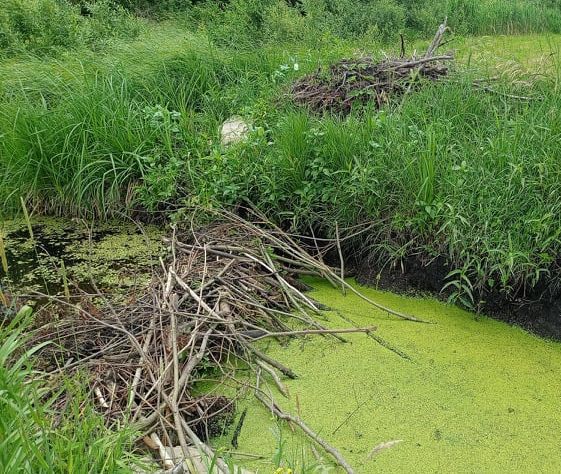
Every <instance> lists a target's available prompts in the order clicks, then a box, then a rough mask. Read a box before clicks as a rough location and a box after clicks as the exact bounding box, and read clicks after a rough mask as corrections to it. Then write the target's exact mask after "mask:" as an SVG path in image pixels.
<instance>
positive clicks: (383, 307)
mask: <svg viewBox="0 0 561 474" xmlns="http://www.w3.org/2000/svg"><path fill="white" fill-rule="evenodd" d="M343 283H344V284H345V286H346V287H347V288H348V289H349V290H351V291H352V292H353V293H354V294H355V295H357V296H358V297H359V298H361V299H363V300H364V301H366V302H367V303H369V304H371V305H372V306H374V307H375V308H378V309H380V310H382V311H385V312H386V313H389V314H392V315H394V316H397V317H398V318H401V319H406V320H408V321H414V322H416V323H427V324H434V323H433V322H432V321H425V320H424V319H419V318H416V317H415V316H410V315H408V314H403V313H400V312H399V311H395V310H393V309H390V308H388V307H386V306H384V305H381V304H380V303H376V301H373V300H371V299H370V298H368V296H366V295H363V294H362V293H361V292H360V291H358V290H356V289H355V288H354V287H353V286H352V285H350V284H349V283H347V282H346V281H344V280H343Z"/></svg>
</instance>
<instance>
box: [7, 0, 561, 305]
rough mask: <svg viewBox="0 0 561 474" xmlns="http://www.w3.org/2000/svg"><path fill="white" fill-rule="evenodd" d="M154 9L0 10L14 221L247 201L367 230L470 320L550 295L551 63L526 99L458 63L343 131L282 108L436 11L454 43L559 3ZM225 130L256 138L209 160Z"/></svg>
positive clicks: (541, 24) (554, 150)
mask: <svg viewBox="0 0 561 474" xmlns="http://www.w3.org/2000/svg"><path fill="white" fill-rule="evenodd" d="M156 3H158V2H154V3H152V4H151V3H150V2H121V5H119V4H115V3H109V2H107V1H105V0H104V1H100V2H92V3H87V4H82V5H79V4H70V3H66V2H64V1H55V0H35V1H33V2H22V1H20V0H9V1H8V3H7V8H3V9H2V12H1V13H0V24H1V25H2V30H1V34H0V41H2V45H3V47H2V50H1V51H2V53H1V54H2V55H3V56H5V57H10V58H11V59H8V60H5V61H4V63H3V65H2V66H1V67H2V71H3V74H2V79H1V80H0V93H1V99H0V100H1V102H2V107H1V111H0V134H1V135H2V142H1V143H0V161H1V163H2V173H1V175H0V183H1V185H0V199H1V200H2V202H3V207H4V208H5V209H9V210H11V211H14V212H17V210H18V209H19V207H20V202H21V201H20V197H23V198H24V200H25V202H26V203H27V205H28V206H29V207H30V208H33V209H34V210H36V211H41V212H46V213H58V214H72V215H89V216H91V215H99V216H108V215H111V214H114V213H118V212H122V211H125V212H132V211H133V210H139V209H141V210H144V211H166V210H176V209H178V208H181V207H182V206H190V205H193V204H204V205H209V204H210V205H227V206H234V205H237V204H239V203H242V202H248V201H249V202H252V203H254V204H256V205H257V206H259V207H260V208H261V209H263V210H264V211H266V212H267V213H268V214H269V215H271V216H274V217H275V218H276V219H278V220H279V221H281V222H282V223H283V224H285V225H290V226H292V227H293V228H295V229H298V230H301V231H307V230H308V229H309V226H313V227H314V228H316V230H317V231H318V232H319V233H322V234H324V235H332V232H333V228H334V225H335V223H336V222H337V223H338V225H339V226H352V225H355V224H357V223H360V222H364V221H369V220H374V221H375V222H377V223H376V224H375V225H374V227H373V228H372V230H371V233H370V234H369V235H367V236H366V237H365V238H363V239H362V240H360V241H359V242H356V244H357V245H358V246H359V247H360V248H361V249H362V250H363V251H365V253H367V254H369V255H370V256H371V257H374V258H376V259H378V260H379V261H390V262H391V261H400V259H403V258H405V257H407V256H410V255H420V256H421V257H422V258H424V259H425V260H428V259H432V258H435V257H438V256H442V257H444V258H445V259H446V260H447V261H448V262H449V264H450V270H451V271H453V272H452V274H451V276H450V278H451V281H452V286H453V287H454V288H455V291H454V296H455V297H457V298H461V299H462V301H464V303H466V304H473V303H477V301H475V300H476V298H474V297H472V294H473V291H474V289H483V288H487V289H489V288H491V287H493V288H500V290H501V291H503V292H505V293H506V294H509V295H514V294H520V293H521V292H524V291H526V290H531V288H532V287H534V286H535V285H536V284H537V283H538V282H539V281H540V279H541V278H543V277H545V276H548V277H549V278H550V279H551V281H553V282H554V283H555V284H557V282H559V281H560V279H559V276H560V274H559V269H558V262H557V259H556V255H557V253H558V251H559V247H560V240H559V233H560V232H561V231H560V230H559V229H560V222H559V216H560V213H559V208H560V206H561V200H560V199H559V197H558V195H557V193H556V190H557V183H558V180H559V166H558V159H559V151H558V143H559V138H560V135H561V112H560V110H561V107H560V106H561V103H560V102H561V99H560V95H559V79H560V75H559V68H558V64H554V65H553V67H552V68H550V70H549V72H548V75H546V76H545V77H541V76H540V77H538V78H537V79H536V78H533V79H532V86H531V88H532V91H531V94H534V95H540V96H541V97H542V99H541V100H536V101H518V100H509V99H508V98H506V97H504V96H502V95H500V94H488V93H484V92H482V91H481V90H476V89H475V88H474V87H473V83H472V80H473V78H474V75H477V74H482V71H478V70H476V69H474V68H473V67H472V68H471V70H470V71H471V72H470V71H468V72H464V73H463V74H462V75H458V76H457V78H456V79H455V80H454V81H450V82H448V83H446V84H445V85H435V86H431V87H427V88H425V89H424V90H422V91H421V92H419V93H416V94H410V95H409V96H408V97H407V98H406V100H403V101H401V102H399V103H393V104H390V105H389V106H388V107H387V108H386V109H384V110H382V111H380V112H378V111H375V110H357V111H355V112H354V113H353V114H351V115H350V116H349V117H346V118H341V117H334V116H324V117H318V116H313V115H312V114H310V113H308V112H306V111H305V110H302V109H298V108H296V107H295V106H293V105H291V103H290V101H289V100H287V99H286V97H285V93H286V91H287V86H288V85H289V84H290V82H291V81H293V80H294V79H295V78H296V77H298V76H299V75H301V74H303V73H305V72H307V71H311V70H313V69H315V68H316V67H317V65H318V64H327V63H329V62H330V61H333V60H335V59H336V58H338V57H340V56H343V55H348V54H352V53H354V52H355V51H356V50H355V47H356V46H357V45H361V47H363V48H364V49H367V50H369V51H379V50H380V45H382V44H387V43H386V42H388V41H391V42H393V41H394V40H396V38H397V34H398V33H400V32H404V33H405V34H406V37H407V38H408V41H409V42H412V41H414V40H415V38H417V37H419V38H420V37H423V36H426V35H427V33H428V32H429V31H431V30H433V29H434V27H435V26H436V24H435V18H436V17H441V16H442V15H443V14H446V13H448V14H449V16H450V18H449V22H450V24H451V26H452V28H453V30H454V31H455V32H456V33H460V34H481V33H507V32H508V33H517V32H536V31H537V32H541V31H550V32H558V31H560V30H561V8H560V6H559V5H558V2H556V1H542V2H536V1H530V0H527V1H523V2H514V1H506V0H485V1H483V0H482V1H477V2H474V1H469V2H468V1H464V0H440V1H438V2H429V1H422V0H421V1H409V0H383V1H366V0H344V1H337V2H331V1H329V0H324V1H321V2H317V1H314V2H312V1H309V2H308V1H305V0H304V1H302V2H284V1H281V0H278V1H277V0H232V1H230V2H210V1H208V2H194V4H191V3H189V4H188V5H187V6H185V3H184V2H183V3H182V2H175V3H174V2H169V3H164V4H163V5H164V6H165V8H163V7H162V4H160V3H158V4H159V7H158V8H157V9H155V8H154V7H155V5H156ZM127 11H132V12H136V13H138V12H139V11H141V12H144V13H147V12H148V13H150V12H152V13H153V14H155V13H157V14H158V15H160V17H161V16H168V17H169V16H172V17H173V18H174V20H173V21H170V20H168V21H167V22H164V23H160V25H156V24H154V23H153V20H141V19H139V17H134V16H132V15H131V13H127ZM160 29H161V30H160ZM141 31H144V33H142V35H143V36H142V38H141V39H140V41H133V40H134V38H135V37H137V35H138V34H139V33H140V32H141ZM158 31H163V33H158ZM185 35H187V39H185V38H186V37H185ZM131 41H132V42H131ZM256 45H259V48H257V49H256V48H255V46H256ZM552 47H553V46H552ZM70 50H74V51H75V52H73V53H69V52H68V51H70ZM24 54H25V55H27V56H24ZM30 54H31V55H30ZM45 55H48V56H51V59H47V60H45V59H44V56H45ZM551 61H552V62H553V63H555V58H553V59H551ZM512 82H513V79H512V78H511V77H507V78H506V79H504V78H503V81H502V85H501V86H500V89H501V90H503V91H505V92H508V91H511V90H512V89H514V88H516V86H515V85H513V84H512ZM233 114H240V115H242V116H243V117H244V118H245V119H246V120H248V121H250V122H251V124H252V129H253V131H252V134H251V138H250V140H249V141H248V142H247V143H242V144H238V145H236V146H233V147H230V148H228V149H224V148H223V147H222V146H221V145H220V143H219V139H218V128H219V125H220V124H221V123H222V122H223V121H224V120H225V119H226V118H228V117H229V116H231V115H233ZM363 237H364V236H363Z"/></svg>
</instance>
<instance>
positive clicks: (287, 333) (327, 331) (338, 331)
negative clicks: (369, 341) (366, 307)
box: [251, 326, 377, 341]
mask: <svg viewBox="0 0 561 474" xmlns="http://www.w3.org/2000/svg"><path fill="white" fill-rule="evenodd" d="M376 329H377V328H376V326H371V327H368V328H345V329H305V330H302V331H282V332H266V333H265V334H263V335H260V336H256V337H253V338H251V340H252V341H258V340H259V339H265V338H267V337H282V336H306V335H308V334H347V333H357V332H363V333H366V334H370V333H371V332H372V331H376Z"/></svg>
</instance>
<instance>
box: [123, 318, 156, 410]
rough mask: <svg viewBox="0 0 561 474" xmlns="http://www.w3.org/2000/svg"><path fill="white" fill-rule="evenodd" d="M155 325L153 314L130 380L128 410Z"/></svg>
mask: <svg viewBox="0 0 561 474" xmlns="http://www.w3.org/2000/svg"><path fill="white" fill-rule="evenodd" d="M155 325H156V314H154V315H153V316H152V319H151V320H150V329H149V332H148V334H147V335H146V339H145V340H144V344H143V346H142V352H143V353H142V355H141V356H140V360H139V361H138V367H137V369H136V371H135V373H134V377H133V379H132V384H131V388H130V394H129V402H128V406H129V408H130V407H131V406H132V403H133V401H134V398H135V396H136V387H137V385H138V382H140V376H141V374H142V366H143V364H144V361H145V360H146V352H147V351H148V346H150V342H151V341H152V334H153V331H154V327H155Z"/></svg>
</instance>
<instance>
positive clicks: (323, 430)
mask: <svg viewBox="0 0 561 474" xmlns="http://www.w3.org/2000/svg"><path fill="white" fill-rule="evenodd" d="M313 285H314V287H315V288H316V290H315V291H314V292H313V293H312V294H313V296H314V297H315V298H316V299H318V300H319V301H321V302H322V303H325V304H328V305H329V306H330V307H332V308H334V309H337V310H340V311H341V312H342V314H344V315H345V316H346V317H347V318H350V319H352V321H354V323H355V324H356V325H357V326H370V325H376V326H378V332H377V333H378V334H379V335H380V336H381V337H383V338H385V339H386V340H388V341H389V342H391V343H392V344H394V345H396V346H397V347H399V348H400V349H401V350H402V351H404V352H406V353H407V354H408V355H409V356H411V358H412V361H408V360H406V359H403V358H401V357H399V356H398V355H396V354H395V353H393V352H390V351H389V350H387V349H385V348H383V347H381V346H380V345H379V344H377V343H376V342H375V341H373V340H372V339H370V338H368V337H367V336H366V335H362V334H361V335H351V336H348V339H349V340H350V341H351V343H349V344H341V343H339V342H337V341H335V340H333V339H332V338H321V337H314V338H312V337H310V338H309V339H307V340H306V342H305V343H304V344H302V343H300V342H293V343H292V344H290V345H289V346H288V347H280V346H278V345H271V347H270V348H269V353H270V355H272V356H273V357H275V358H277V359H279V360H281V361H282V362H284V363H286V364H287V365H289V366H290V367H292V368H293V369H294V370H295V371H296V372H297V373H298V374H299V376H300V377H299V378H298V379H297V380H294V381H289V380H287V381H286V385H287V386H288V388H289V390H290V393H291V400H290V401H286V399H283V398H282V397H281V396H280V395H279V394H278V393H276V395H275V398H276V399H277V401H278V402H279V404H281V405H282V406H284V407H285V408H286V409H287V410H290V411H292V412H293V413H296V412H297V408H296V400H298V405H299V407H300V413H301V415H302V417H303V419H305V420H306V421H307V422H308V423H309V425H310V426H311V427H312V428H313V429H314V430H316V431H317V432H318V433H319V434H320V435H321V436H323V437H324V438H325V439H326V440H328V441H329V442H330V443H332V444H333V445H334V446H336V447H337V448H338V449H339V450H340V451H341V452H342V453H343V455H344V456H345V457H346V458H347V459H348V460H349V461H350V462H351V464H352V465H354V466H355V467H356V470H357V472H359V473H370V472H399V473H402V472H408V473H409V472H423V473H425V472H559V471H561V454H560V452H561V450H560V448H561V434H560V432H559V426H561V411H560V410H559V405H560V398H559V396H560V394H561V379H560V378H559V373H560V372H561V345H560V344H558V343H553V342H549V341H546V340H543V339H539V338H537V337H534V336H533V335H530V334H528V333H526V332H524V331H523V330H521V329H519V328H516V327H511V326H508V325H506V324H504V323H501V322H498V321H494V320H492V319H488V318H485V317H475V316H474V315H473V314H471V313H468V312H465V311H462V310H460V309H458V308H456V307H453V306H448V305H445V304H443V303H440V302H437V301H434V300H431V299H413V298H406V297H401V296H396V295H392V294H389V293H383V292H379V291H375V290H371V289H363V290H362V291H364V292H365V293H366V294H368V295H369V296H371V297H373V298H375V299H376V300H377V301H380V302H383V303H384V304H386V305H388V306H390V307H394V308H399V309H400V310H402V311H406V312H408V313H410V314H415V315H417V316H419V317H422V318H424V319H426V320H430V321H433V322H435V323H436V324H418V323H411V322H407V321H402V320H398V319H396V318H394V317H391V316H388V315H386V314H383V313H381V312H380V311H377V310H375V309H374V308H372V307H371V306H369V305H368V304H367V303H364V302H363V301H362V300H360V299H358V298H357V297H355V296H354V295H348V296H346V297H345V296H343V295H341V294H340V293H339V292H338V291H337V290H334V289H332V288H331V287H329V286H328V285H326V284H325V283H323V282H319V281H313ZM327 316H328V323H327V324H328V325H329V326H333V327H335V326H336V327H344V326H348V325H349V323H348V322H346V321H345V320H343V319H342V318H341V317H340V315H339V314H337V313H336V312H331V313H328V315H327ZM276 430H277V427H276V423H275V422H274V421H273V420H272V419H271V417H270V414H268V413H267V412H266V410H265V409H264V408H262V407H261V406H258V405H256V404H251V405H250V408H249V410H248V414H247V417H246V420H245V424H244V428H243V430H242V433H241V435H240V438H239V443H240V445H239V450H240V451H243V452H254V453H259V454H263V455H264V456H265V460H266V461H263V462H262V463H261V464H260V465H259V464H257V463H256V464H254V467H257V466H260V467H261V468H262V469H263V470H262V471H260V472H272V469H271V467H272V463H271V461H270V460H271V459H272V458H273V456H274V454H275V450H278V447H279V446H280V444H279V441H278V437H277V436H278V435H275V432H276ZM283 433H284V438H285V440H286V441H287V444H284V445H283V451H284V452H285V453H288V454H289V455H292V456H296V457H298V456H299V455H300V454H301V453H302V452H304V451H303V450H302V448H301V446H302V445H303V444H302V443H303V441H302V440H301V438H300V437H299V436H295V435H292V434H291V433H290V431H289V430H287V429H286V428H285V429H283ZM396 439H400V440H403V442H402V443H401V444H399V445H397V446H395V447H393V448H391V449H388V450H385V451H382V452H380V453H379V454H378V455H377V456H375V457H374V458H373V459H371V460H367V456H368V453H369V452H370V451H371V450H372V448H373V447H374V446H376V445H378V444H379V443H381V442H384V441H390V440H396ZM290 453H292V454H290ZM312 460H313V457H312V456H310V455H308V456H307V461H305V462H311V461H312ZM290 463H291V462H290ZM299 472H301V471H299Z"/></svg>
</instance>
